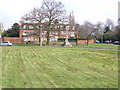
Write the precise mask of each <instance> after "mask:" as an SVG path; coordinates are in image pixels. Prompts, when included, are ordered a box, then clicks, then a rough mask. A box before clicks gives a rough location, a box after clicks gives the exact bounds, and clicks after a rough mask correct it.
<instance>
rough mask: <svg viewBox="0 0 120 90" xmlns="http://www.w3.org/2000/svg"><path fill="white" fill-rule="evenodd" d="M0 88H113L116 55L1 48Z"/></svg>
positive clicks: (116, 69) (92, 52)
mask: <svg viewBox="0 0 120 90" xmlns="http://www.w3.org/2000/svg"><path fill="white" fill-rule="evenodd" d="M2 50H3V52H2V87H3V88H117V87H118V54H117V53H118V52H117V51H107V50H92V49H80V48H62V47H39V46H12V47H2Z"/></svg>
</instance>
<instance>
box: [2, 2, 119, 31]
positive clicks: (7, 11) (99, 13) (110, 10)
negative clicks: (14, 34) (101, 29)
mask: <svg viewBox="0 0 120 90" xmlns="http://www.w3.org/2000/svg"><path fill="white" fill-rule="evenodd" d="M59 1H61V2H62V3H63V4H64V6H65V9H66V10H67V11H68V13H69V12H70V11H73V12H74V16H75V19H76V22H77V23H79V24H82V23H83V22H85V21H90V22H92V23H96V22H98V21H101V22H105V21H106V19H107V18H110V19H112V20H113V21H114V23H116V22H117V18H118V1H119V0H59ZM41 2H42V0H0V22H1V23H3V25H4V28H5V29H8V28H10V27H11V26H12V25H13V23H15V22H17V23H19V21H20V18H21V17H22V16H23V15H24V14H25V13H28V12H29V11H30V10H31V9H33V8H34V7H40V5H41Z"/></svg>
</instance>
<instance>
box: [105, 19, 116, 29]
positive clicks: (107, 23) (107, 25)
mask: <svg viewBox="0 0 120 90" xmlns="http://www.w3.org/2000/svg"><path fill="white" fill-rule="evenodd" d="M105 24H106V27H109V29H110V30H114V23H113V21H112V20H111V19H109V18H108V19H107V20H106V22H105Z"/></svg>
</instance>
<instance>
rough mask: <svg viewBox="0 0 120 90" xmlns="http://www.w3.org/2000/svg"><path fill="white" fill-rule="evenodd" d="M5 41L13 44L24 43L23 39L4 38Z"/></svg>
mask: <svg viewBox="0 0 120 90" xmlns="http://www.w3.org/2000/svg"><path fill="white" fill-rule="evenodd" d="M3 41H10V42H12V43H23V38H20V37H4V38H3Z"/></svg>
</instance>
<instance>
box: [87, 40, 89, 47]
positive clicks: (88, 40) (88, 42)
mask: <svg viewBox="0 0 120 90" xmlns="http://www.w3.org/2000/svg"><path fill="white" fill-rule="evenodd" d="M88 44H89V39H88V38H87V46H88Z"/></svg>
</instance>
